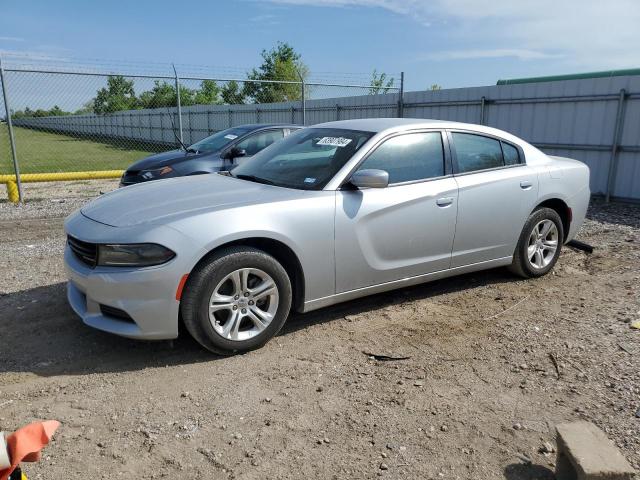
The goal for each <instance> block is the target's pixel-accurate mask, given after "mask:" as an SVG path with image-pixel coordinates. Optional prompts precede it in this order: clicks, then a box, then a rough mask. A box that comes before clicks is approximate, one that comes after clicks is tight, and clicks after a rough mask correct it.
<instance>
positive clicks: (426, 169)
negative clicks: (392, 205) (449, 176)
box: [358, 132, 444, 184]
mask: <svg viewBox="0 0 640 480" xmlns="http://www.w3.org/2000/svg"><path fill="white" fill-rule="evenodd" d="M369 168H375V169H379V170H385V171H386V172H388V173H389V183H390V184H391V183H401V182H410V181H413V180H424V179H426V178H433V177H441V176H443V175H444V149H443V147H442V135H441V134H440V132H424V133H409V134H406V135H398V136H395V137H392V138H390V139H389V140H386V141H385V142H384V143H383V144H382V145H380V146H379V147H378V148H376V149H375V150H374V152H373V153H372V154H371V155H369V156H368V157H367V159H366V160H365V161H364V162H363V163H362V164H361V165H360V167H358V170H364V169H369Z"/></svg>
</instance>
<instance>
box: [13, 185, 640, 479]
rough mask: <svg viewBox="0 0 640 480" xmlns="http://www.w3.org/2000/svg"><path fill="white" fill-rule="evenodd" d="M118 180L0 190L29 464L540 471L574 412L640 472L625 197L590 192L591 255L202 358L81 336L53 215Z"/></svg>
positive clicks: (639, 227)
mask: <svg viewBox="0 0 640 480" xmlns="http://www.w3.org/2000/svg"><path fill="white" fill-rule="evenodd" d="M113 187H114V183H113V182H95V183H76V184H63V185H62V186H61V185H60V184H59V185H57V186H56V187H55V188H53V189H52V188H51V187H50V186H47V185H40V186H38V187H35V186H34V188H35V190H33V192H34V194H32V195H31V198H36V200H33V201H30V202H28V203H27V204H26V205H24V206H22V207H15V206H13V205H9V204H7V203H0V228H1V230H2V237H1V240H0V253H1V254H0V269H1V270H2V272H3V273H2V275H1V276H0V292H1V293H0V317H1V320H0V339H1V341H2V343H1V344H0V430H12V429H14V428H17V427H19V426H20V425H22V424H24V423H26V422H30V421H32V420H35V419H58V420H60V421H61V422H62V427H61V428H60V430H59V433H58V434H57V436H56V437H55V440H54V442H53V443H52V445H51V446H50V447H48V448H47V450H46V455H45V458H44V460H43V461H42V462H41V463H40V464H37V465H29V466H27V469H26V471H27V474H28V476H29V478H36V479H37V478H43V479H85V478H145V479H152V478H188V479H211V478H215V479H224V478H229V479H232V478H234V479H240V478H242V479H245V478H246V479H262V478H287V479H289V478H323V479H324V478H345V479H347V478H348V479H352V478H377V477H382V478H402V479H409V478H410V479H413V478H427V479H428V478H433V479H440V478H444V479H467V478H469V479H494V478H506V479H509V480H516V479H534V478H535V479H550V478H553V475H552V471H553V468H554V461H555V454H553V453H551V454H550V453H544V444H545V442H549V443H551V444H552V445H554V444H555V441H554V425H555V424H557V423H560V422H566V421H572V420H578V419H587V420H590V421H592V422H594V423H596V424H597V425H598V426H599V427H600V428H602V429H603V430H604V431H605V432H606V433H607V434H608V435H609V437H610V438H611V439H613V440H614V441H615V443H616V444H617V445H618V446H619V447H620V448H621V450H622V451H623V453H624V454H625V456H626V458H627V459H628V460H629V461H630V462H631V463H632V464H633V465H634V466H635V467H636V468H638V467H640V330H636V329H633V328H631V323H633V322H635V321H638V320H640V282H639V280H640V206H631V205H621V204H611V205H601V204H598V205H593V206H592V207H591V209H590V212H589V220H588V221H587V222H586V224H585V226H584V227H583V229H582V231H581V233H580V236H579V238H580V239H581V240H583V241H586V242H588V243H590V244H592V245H594V246H595V247H596V251H595V253H594V254H593V255H587V254H585V253H583V252H578V251H573V250H571V249H569V248H565V249H564V250H563V253H562V256H561V258H560V261H559V263H558V265H557V267H556V269H555V271H554V273H553V274H550V275H548V276H547V277H545V278H541V279H538V280H526V281H525V280H521V279H517V278H514V277H513V276H511V275H510V274H508V273H507V272H506V271H505V270H503V269H498V270H492V271H488V272H483V273H476V274H471V275H465V276H462V277H458V278H452V279H448V280H444V281H438V282H434V283H431V284H426V285H422V286H418V287H414V288H408V289H403V290H399V291H395V292H391V293H387V294H382V295H376V296H373V297H369V298H364V299H361V300H357V301H353V302H349V303H345V304H342V305H339V306H336V307H332V308H328V309H324V310H320V311H317V312H313V313H311V314H307V315H298V316H296V317H294V318H293V319H291V320H290V321H289V322H288V324H287V325H286V326H285V328H284V330H283V332H282V333H281V334H280V335H279V336H278V337H277V338H275V339H274V340H273V341H271V342H270V343H269V344H267V345H266V346H265V347H264V348H262V349H261V350H258V351H255V352H252V353H249V354H246V355H241V356H236V357H232V358H216V357H213V356H211V355H210V354H208V353H207V352H205V351H203V350H202V349H201V348H199V347H198V345H197V344H196V343H195V342H194V341H192V340H191V339H190V338H189V337H188V336H187V335H182V336H181V338H180V339H178V340H177V341H175V342H173V344H171V343H169V342H160V343H145V342H135V341H130V340H125V339H122V338H118V337H115V336H111V335H108V334H104V333H101V332H98V331H95V330H93V329H90V328H89V327H86V326H84V325H83V324H82V323H81V321H80V320H79V319H78V318H76V317H75V315H74V314H73V313H72V312H71V310H70V308H69V307H68V306H67V304H66V300H65V287H64V279H65V276H64V271H63V265H62V256H61V254H62V250H63V247H64V236H63V232H62V222H63V218H64V216H65V215H67V214H68V213H70V212H71V211H72V210H74V209H75V208H77V207H78V206H80V205H81V204H82V203H83V202H85V201H86V200H87V199H88V198H90V197H91V196H94V195H96V194H98V193H99V192H100V191H104V190H108V189H110V188H113ZM37 188H40V190H37ZM36 191H37V192H39V194H38V195H35V192H36ZM56 197H57V198H56ZM38 198H47V199H48V200H41V199H38ZM63 198H65V200H64V201H62V199H63ZM371 354H386V355H392V356H400V357H409V358H408V359H406V360H396V361H381V360H377V359H376V358H375V357H373V356H372V355H371ZM552 358H553V359H555V360H556V361H557V365H558V369H557V370H556V368H555V367H554V362H553V361H552ZM547 447H548V446H547Z"/></svg>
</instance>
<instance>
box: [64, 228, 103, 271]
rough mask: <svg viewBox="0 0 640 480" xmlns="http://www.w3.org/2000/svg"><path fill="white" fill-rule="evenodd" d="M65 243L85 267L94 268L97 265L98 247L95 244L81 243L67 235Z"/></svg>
mask: <svg viewBox="0 0 640 480" xmlns="http://www.w3.org/2000/svg"><path fill="white" fill-rule="evenodd" d="M67 243H68V244H69V248H70V249H71V251H72V252H73V253H74V255H75V256H76V257H78V260H80V261H81V262H82V263H84V264H85V265H87V266H89V267H91V268H95V266H96V264H97V263H98V245H96V244H95V243H88V242H83V241H82V240H78V239H77V238H73V237H72V236H71V235H67Z"/></svg>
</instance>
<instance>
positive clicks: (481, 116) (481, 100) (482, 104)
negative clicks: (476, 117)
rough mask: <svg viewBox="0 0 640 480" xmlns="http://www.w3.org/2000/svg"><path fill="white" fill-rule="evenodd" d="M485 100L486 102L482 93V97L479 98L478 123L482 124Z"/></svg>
mask: <svg viewBox="0 0 640 480" xmlns="http://www.w3.org/2000/svg"><path fill="white" fill-rule="evenodd" d="M486 102H487V99H486V98H485V97H484V95H483V96H482V98H481V99H480V125H484V122H485V119H484V111H485V105H486Z"/></svg>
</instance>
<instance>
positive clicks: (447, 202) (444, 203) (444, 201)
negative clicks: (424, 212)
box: [436, 197, 453, 207]
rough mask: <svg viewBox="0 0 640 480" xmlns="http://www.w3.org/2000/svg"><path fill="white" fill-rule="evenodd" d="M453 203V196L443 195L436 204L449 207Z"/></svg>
mask: <svg viewBox="0 0 640 480" xmlns="http://www.w3.org/2000/svg"><path fill="white" fill-rule="evenodd" d="M452 203H453V197H442V198H439V199H437V200H436V205H438V206H439V207H448V206H449V205H451V204H452Z"/></svg>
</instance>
